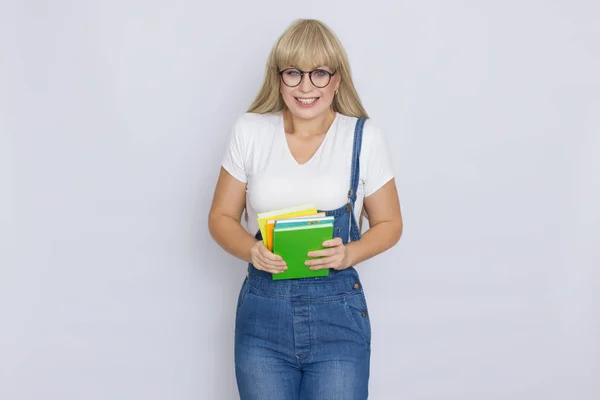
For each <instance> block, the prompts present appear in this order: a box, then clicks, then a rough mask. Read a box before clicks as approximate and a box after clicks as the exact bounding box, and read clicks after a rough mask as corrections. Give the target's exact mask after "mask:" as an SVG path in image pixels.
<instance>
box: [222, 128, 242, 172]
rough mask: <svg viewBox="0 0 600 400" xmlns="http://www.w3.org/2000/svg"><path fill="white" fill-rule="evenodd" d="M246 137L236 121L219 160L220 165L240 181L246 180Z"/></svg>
mask: <svg viewBox="0 0 600 400" xmlns="http://www.w3.org/2000/svg"><path fill="white" fill-rule="evenodd" d="M245 139H246V137H245V136H244V135H243V132H242V126H241V124H240V121H239V120H238V121H236V123H235V124H234V126H233V129H232V131H231V133H230V135H229V143H228V146H227V148H226V149H225V154H224V155H223V159H222V161H221V166H222V167H223V168H225V170H227V172H229V173H230V174H231V175H232V176H233V177H234V178H235V179H237V180H238V181H240V182H244V183H246V182H248V175H247V171H246V149H247V148H248V144H247V143H246V140H245Z"/></svg>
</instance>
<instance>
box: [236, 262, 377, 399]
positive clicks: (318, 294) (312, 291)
mask: <svg viewBox="0 0 600 400" xmlns="http://www.w3.org/2000/svg"><path fill="white" fill-rule="evenodd" d="M252 270H254V267H251V269H250V271H249V274H248V276H247V277H246V279H245V280H244V283H243V284H242V287H241V290H240V293H239V297H238V307H237V312H236V321H235V372H236V380H237V384H238V391H239V394H240V399H241V400H364V399H367V397H368V380H369V362H370V354H371V325H370V320H369V313H368V310H367V304H366V300H365V294H364V291H363V287H362V283H361V282H360V279H359V276H358V273H357V271H356V270H355V269H354V268H353V267H351V268H348V269H346V270H343V271H333V270H332V271H331V274H330V276H329V277H319V278H305V279H293V280H285V281H273V280H272V279H271V278H269V277H266V276H261V275H260V273H256V274H255V273H252ZM254 271H256V270H254Z"/></svg>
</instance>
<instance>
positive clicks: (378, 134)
mask: <svg viewBox="0 0 600 400" xmlns="http://www.w3.org/2000/svg"><path fill="white" fill-rule="evenodd" d="M370 131H371V132H370V134H371V135H370V136H371V138H370V139H371V140H370V143H369V144H370V145H369V148H368V149H366V150H367V155H368V159H367V160H366V168H365V169H366V171H365V173H366V174H365V175H366V176H365V182H364V193H365V197H366V196H370V195H372V194H373V193H375V192H376V191H377V190H378V189H380V188H381V187H382V186H383V185H385V184H386V183H387V182H388V181H390V180H391V179H392V178H394V171H393V165H392V160H391V155H390V150H389V147H388V145H387V142H386V139H385V137H384V135H383V132H382V131H381V130H380V129H379V128H376V127H371V129H370Z"/></svg>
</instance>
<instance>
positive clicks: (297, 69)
mask: <svg viewBox="0 0 600 400" xmlns="http://www.w3.org/2000/svg"><path fill="white" fill-rule="evenodd" d="M290 70H293V71H298V72H300V73H301V74H302V75H301V76H300V81H299V82H298V84H297V85H293V86H292V85H288V84H287V83H286V82H285V79H284V78H283V74H284V73H285V72H286V71H290ZM317 71H319V72H325V73H326V74H327V75H329V80H328V81H327V83H326V84H325V85H323V86H317V85H315V82H313V76H312V74H313V72H317ZM336 72H337V71H333V72H329V71H327V70H326V69H323V68H317V69H313V70H312V71H303V70H301V69H299V68H286V69H284V70H282V71H279V76H281V80H282V82H283V84H284V85H285V86H287V87H298V86H300V84H301V83H302V79H304V75H306V74H308V78H309V79H310V83H312V84H313V86H314V87H316V88H319V89H323V88H324V87H327V85H329V84H330V83H331V78H332V77H333V76H334V75H335V73H336Z"/></svg>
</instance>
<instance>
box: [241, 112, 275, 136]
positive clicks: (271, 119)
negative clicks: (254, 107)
mask: <svg viewBox="0 0 600 400" xmlns="http://www.w3.org/2000/svg"><path fill="white" fill-rule="evenodd" d="M278 122H279V115H278V114H257V113H243V114H241V115H239V116H238V117H237V118H236V119H235V121H234V129H235V130H237V131H240V132H252V131H261V130H265V129H270V128H273V127H274V126H275V125H276V124H277V123H278Z"/></svg>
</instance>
